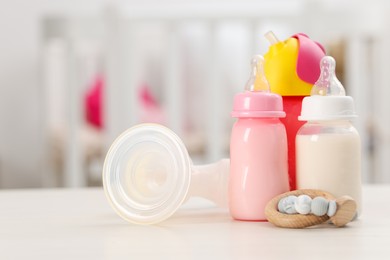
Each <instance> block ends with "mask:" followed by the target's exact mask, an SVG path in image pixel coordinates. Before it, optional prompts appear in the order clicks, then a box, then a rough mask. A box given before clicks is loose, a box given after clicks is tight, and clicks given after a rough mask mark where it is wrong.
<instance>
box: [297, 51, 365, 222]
mask: <svg viewBox="0 0 390 260" xmlns="http://www.w3.org/2000/svg"><path fill="white" fill-rule="evenodd" d="M320 66H321V75H320V78H319V79H318V81H317V82H316V83H315V85H314V86H313V88H312V91H311V96H310V97H305V98H304V99H303V103H302V111H301V116H300V117H299V120H301V121H307V123H306V124H305V125H303V126H302V127H301V128H300V130H299V131H298V133H297V136H296V160H297V161H296V163H297V188H298V189H320V190H325V191H328V192H330V193H332V194H333V195H335V196H336V197H340V196H343V195H349V196H351V197H352V198H353V199H355V200H356V203H357V211H358V215H359V214H360V212H361V173H360V171H361V144H360V137H359V134H358V132H357V130H356V129H355V127H354V126H353V125H352V124H351V122H350V121H351V120H352V119H354V118H356V117H357V116H356V113H355V108H354V101H353V99H352V97H350V96H345V90H344V88H343V86H342V85H341V83H340V82H339V81H338V79H337V77H336V75H335V67H336V62H335V60H334V59H333V58H332V57H330V56H325V57H324V58H322V60H321V63H320Z"/></svg>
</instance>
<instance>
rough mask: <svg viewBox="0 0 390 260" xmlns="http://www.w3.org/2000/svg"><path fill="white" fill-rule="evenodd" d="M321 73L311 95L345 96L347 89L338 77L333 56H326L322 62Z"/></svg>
mask: <svg viewBox="0 0 390 260" xmlns="http://www.w3.org/2000/svg"><path fill="white" fill-rule="evenodd" d="M320 68H321V75H320V77H319V79H318V80H317V82H316V83H315V84H314V86H313V88H312V90H311V95H312V96H314V95H320V96H345V89H344V87H343V85H342V84H341V83H340V81H339V80H338V79H337V77H336V61H335V60H334V58H333V57H331V56H325V57H323V58H322V59H321V62H320Z"/></svg>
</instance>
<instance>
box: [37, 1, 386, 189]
mask: <svg viewBox="0 0 390 260" xmlns="http://www.w3.org/2000/svg"><path fill="white" fill-rule="evenodd" d="M314 2H315V3H314V4H313V3H310V1H295V2H294V1H291V2H283V3H278V2H276V3H275V4H268V5H266V6H265V5H261V4H253V5H240V4H226V5H225V4H224V5H223V6H221V5H215V6H213V5H210V4H209V5H207V6H203V5H202V4H197V5H190V6H189V5H183V6H181V7H180V8H178V7H177V6H175V7H173V6H169V5H160V6H158V5H157V6H154V7H153V8H150V7H149V6H148V7H142V6H135V7H134V6H133V7H132V8H118V7H114V6H110V7H108V8H107V9H106V10H104V12H103V13H102V14H100V15H96V16H77V17H69V16H62V17H61V16H53V17H48V18H47V19H45V20H44V22H43V45H42V46H43V48H42V56H43V57H44V59H43V61H44V64H43V72H44V73H43V85H44V89H45V93H46V95H45V97H46V100H45V102H44V103H45V106H46V107H47V117H46V119H47V120H46V122H45V124H46V126H47V127H46V129H47V136H48V137H49V136H50V138H48V142H47V146H46V148H47V151H46V152H47V158H48V160H47V162H48V165H51V166H50V167H49V166H48V167H47V169H48V170H47V174H46V176H45V181H46V184H47V185H48V186H51V185H58V184H59V183H60V184H61V185H62V184H63V185H65V186H85V185H87V184H88V183H91V181H92V182H93V180H99V179H100V168H101V165H102V162H103V159H104V155H105V153H106V151H107V149H108V147H109V145H110V143H111V142H112V141H113V140H114V138H115V137H116V136H118V135H119V134H120V133H121V132H122V131H124V130H125V129H127V128H129V127H131V126H133V125H135V124H137V123H140V122H142V121H143V120H142V117H143V116H142V113H143V110H142V104H140V102H141V101H140V94H139V89H140V88H141V87H142V86H144V85H146V86H148V88H149V89H150V91H151V92H152V93H153V95H154V96H155V97H156V99H157V101H158V103H159V104H160V105H161V109H162V113H164V115H165V120H164V122H163V123H164V124H165V125H167V126H168V127H169V128H171V129H173V130H174V131H175V132H176V133H178V135H179V136H180V137H181V138H183V140H184V142H185V144H186V146H187V147H188V149H189V152H190V155H191V156H192V157H193V158H194V160H195V162H196V163H203V162H212V161H214V160H217V159H219V158H222V157H227V156H228V155H229V136H230V129H231V126H232V123H233V120H232V119H231V118H230V110H231V102H232V100H233V96H234V93H237V92H239V91H241V90H242V88H243V86H244V85H245V82H246V80H247V77H248V73H249V71H250V69H249V61H250V58H251V56H252V55H253V54H256V53H265V52H266V50H267V48H268V44H267V42H266V41H265V40H264V39H262V35H263V34H264V32H266V30H269V29H274V30H276V31H277V33H278V34H280V35H282V37H288V36H290V35H291V34H293V33H295V32H298V31H304V32H306V33H307V34H309V35H310V36H311V37H312V38H314V39H316V40H318V41H321V42H323V43H325V44H326V43H328V42H330V41H329V40H330V39H332V37H336V38H337V37H340V36H341V38H342V39H344V42H345V43H346V44H347V46H346V48H345V49H346V52H345V54H344V53H343V54H342V56H340V59H343V60H345V66H344V67H345V81H344V84H345V86H346V87H347V91H348V93H349V94H350V95H352V96H354V98H355V99H356V101H357V106H358V113H359V114H360V116H361V117H360V118H361V120H359V122H358V128H359V131H360V133H362V138H363V144H364V147H366V146H367V147H368V143H369V141H370V138H371V136H370V134H369V131H371V130H370V127H372V124H376V123H375V122H371V121H372V119H370V111H369V109H368V107H369V104H370V102H371V100H372V99H373V98H374V97H373V96H370V95H368V94H367V88H366V85H367V84H369V82H370V80H372V78H369V77H368V76H367V75H366V74H365V73H362V71H363V70H365V69H366V68H367V66H366V64H369V60H368V57H367V55H360V54H362V53H366V52H367V50H368V48H370V45H369V44H368V43H369V42H368V40H367V39H375V37H376V35H372V30H369V29H368V28H362V29H357V30H356V31H350V28H351V26H350V24H347V23H339V22H340V19H341V17H345V16H346V14H347V16H348V19H350V21H351V23H353V22H355V21H357V20H358V19H357V18H358V17H359V16H360V15H361V14H360V13H358V14H357V13H356V12H357V11H356V10H355V11H354V13H352V12H345V11H346V10H345V9H344V13H342V14H340V13H337V12H336V13H335V12H334V10H330V11H329V12H326V11H323V10H322V11H318V10H319V9H318V5H317V4H318V1H314ZM281 4H283V5H284V8H280V6H278V5H281ZM285 5H290V6H289V7H288V8H286V7H285ZM330 17H333V18H334V23H333V24H331V23H330V22H329V21H331V20H332V19H330ZM360 19H361V17H360ZM307 21H310V23H308V22H307ZM324 21H327V23H325V22H324ZM336 25H337V26H336ZM352 27H353V26H352ZM336 28H337V29H336ZM357 54H359V55H357ZM101 74H102V75H104V79H105V87H104V92H103V103H102V104H103V106H102V108H103V122H104V128H102V129H100V130H99V129H96V128H94V127H91V126H90V125H88V124H87V123H86V121H85V119H84V114H85V111H84V103H83V102H84V97H85V93H86V91H87V86H89V85H90V83H91V82H92V81H93V79H94V77H96V76H97V75H101ZM378 84H379V83H378ZM375 98H376V97H375ZM380 113H381V112H380ZM368 121H370V127H368ZM388 127H389V128H390V124H389V125H388ZM369 152H370V150H369V149H366V148H365V149H364V155H365V158H368V159H366V160H365V161H364V162H363V163H364V167H365V169H364V170H365V171H364V172H368V168H369V165H370V163H371V162H370V161H369V160H370V159H369V156H368V154H369ZM387 153H388V152H387ZM94 169H95V170H94ZM53 172H58V173H57V174H53ZM91 172H96V173H97V174H95V177H94V175H93V174H92V173H91ZM96 176H97V177H96ZM372 178H373V177H370V176H368V175H367V174H366V176H365V179H366V180H372ZM59 180H60V181H59Z"/></svg>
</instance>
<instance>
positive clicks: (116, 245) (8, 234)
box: [0, 185, 390, 260]
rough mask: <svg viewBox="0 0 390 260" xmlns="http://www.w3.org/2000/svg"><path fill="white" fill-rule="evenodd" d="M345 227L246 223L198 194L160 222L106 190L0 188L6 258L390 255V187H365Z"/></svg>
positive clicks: (0, 253)
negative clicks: (130, 210)
mask: <svg viewBox="0 0 390 260" xmlns="http://www.w3.org/2000/svg"><path fill="white" fill-rule="evenodd" d="M363 198H364V199H363V214H362V216H361V217H360V219H359V220H357V221H354V222H353V223H350V224H349V225H348V226H347V227H344V228H335V227H334V226H332V225H330V224H324V225H321V226H317V227H315V228H307V229H296V230H295V229H283V228H277V227H274V226H273V225H272V224H270V223H268V222H242V221H234V220H232V219H231V218H230V216H229V214H228V211H227V210H226V209H219V208H216V207H214V206H213V205H212V204H211V203H209V202H207V201H204V200H202V199H191V200H190V201H189V202H188V203H187V204H185V205H183V206H182V207H181V208H180V209H179V211H178V212H177V213H175V215H174V216H173V217H171V218H170V219H168V220H167V221H165V222H163V223H161V224H159V225H153V226H138V225H133V224H129V223H127V222H125V221H124V220H122V219H121V218H120V217H118V216H117V215H116V214H115V212H114V211H113V210H112V209H111V208H110V206H109V204H108V202H107V200H106V198H105V196H104V192H103V190H102V188H89V189H52V190H45V189H44V190H3V191H0V259H6V260H8V259H94V260H95V259H126V260H129V259H289V258H290V259H291V258H292V259H298V258H299V259H331V258H333V259H389V253H390V218H389V216H390V206H389V203H388V202H387V198H390V185H389V186H388V185H378V186H365V187H364V189H363Z"/></svg>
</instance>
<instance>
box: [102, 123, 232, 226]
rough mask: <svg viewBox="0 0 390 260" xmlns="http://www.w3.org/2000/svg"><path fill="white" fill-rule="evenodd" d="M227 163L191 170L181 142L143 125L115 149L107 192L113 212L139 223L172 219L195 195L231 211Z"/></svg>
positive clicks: (109, 162)
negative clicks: (229, 206) (229, 208)
mask: <svg viewBox="0 0 390 260" xmlns="http://www.w3.org/2000/svg"><path fill="white" fill-rule="evenodd" d="M228 175H229V160H228V159H224V160H221V161H219V162H217V163H214V164H210V165H204V166H193V165H192V161H191V159H190V157H189V155H188V151H187V149H186V147H185V146H184V144H183V142H182V140H181V139H180V138H179V137H178V136H177V135H176V134H175V133H174V132H172V131H171V130H169V129H168V128H166V127H164V126H162V125H158V124H140V125H137V126H134V127H132V128H130V129H128V130H127V131H125V132H124V133H123V134H121V135H120V136H119V137H118V138H117V139H116V140H115V141H114V143H113V144H112V145H111V148H110V149H109V151H108V153H107V156H106V159H105V162H104V167H103V187H104V190H105V193H106V197H107V198H108V200H109V202H110V204H111V206H112V207H113V209H114V210H115V211H116V212H117V213H118V215H120V216H121V217H122V218H124V219H125V220H127V221H129V222H131V223H135V224H155V223H159V222H161V221H163V220H165V219H167V218H169V217H170V216H171V215H172V214H173V213H175V212H176V210H177V209H178V208H179V207H180V206H181V205H182V204H183V203H184V202H185V201H186V200H187V199H188V198H189V197H191V196H200V197H204V198H206V199H209V200H211V201H213V202H215V203H216V204H217V205H219V206H224V207H226V206H227V189H228V188H227V187H228Z"/></svg>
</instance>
